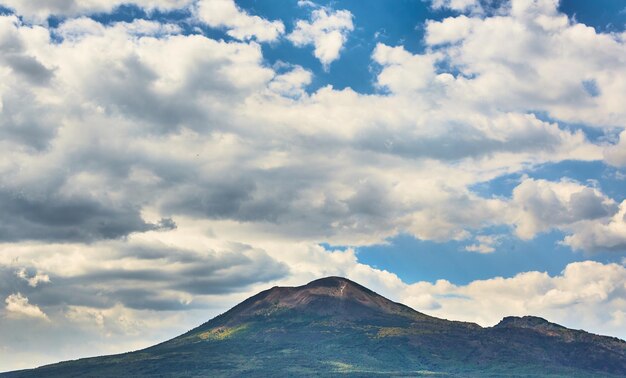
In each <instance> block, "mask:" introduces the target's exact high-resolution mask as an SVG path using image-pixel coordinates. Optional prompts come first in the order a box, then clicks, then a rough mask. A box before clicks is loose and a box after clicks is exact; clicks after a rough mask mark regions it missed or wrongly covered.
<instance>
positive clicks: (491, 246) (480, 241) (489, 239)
mask: <svg viewBox="0 0 626 378" xmlns="http://www.w3.org/2000/svg"><path fill="white" fill-rule="evenodd" d="M475 239H476V244H471V245H468V246H467V247H465V250H466V251H468V252H477V253H483V254H487V253H493V252H495V251H496V247H497V246H498V245H499V244H500V242H501V239H502V235H478V236H476V238H475Z"/></svg>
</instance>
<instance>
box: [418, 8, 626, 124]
mask: <svg viewBox="0 0 626 378" xmlns="http://www.w3.org/2000/svg"><path fill="white" fill-rule="evenodd" d="M557 5H558V2H557V1H552V0H545V1H527V0H513V1H511V2H503V5H502V7H501V8H500V9H499V10H498V11H497V12H496V15H494V16H493V17H483V16H477V15H475V16H473V17H467V16H466V15H459V16H458V17H451V18H446V19H444V20H442V21H429V22H427V24H426V42H427V43H428V44H429V45H431V46H432V47H434V52H438V53H440V54H444V55H445V56H446V59H445V61H446V62H448V63H449V64H451V65H452V66H453V67H456V68H457V69H458V70H459V75H457V76H456V80H454V81H451V82H450V84H452V86H451V87H450V88H452V87H455V89H454V91H458V92H457V93H456V94H453V96H457V95H458V96H463V97H464V98H466V100H465V101H463V102H468V100H467V99H472V100H469V102H474V101H475V102H476V104H483V106H492V107H497V108H499V109H502V110H509V111H514V110H519V109H526V110H528V109H534V111H543V112H546V113H548V114H549V115H550V116H551V117H552V118H554V119H559V120H562V121H566V122H572V123H584V124H588V125H593V126H597V127H612V126H619V127H622V128H623V127H624V126H625V119H626V115H625V114H624V111H623V109H622V108H620V107H619V106H618V103H620V102H623V101H624V93H626V91H625V90H624V89H625V87H624V85H626V81H624V80H623V77H624V71H623V67H624V62H625V61H626V54H625V53H624V51H625V49H624V41H623V40H622V39H620V38H618V37H617V36H613V35H610V34H603V33H598V32H597V31H595V30H594V29H593V28H592V27H588V26H586V25H583V24H580V23H576V22H575V21H574V20H569V19H568V17H567V16H566V15H565V14H562V13H560V12H559V11H558V9H557ZM527 62H532V64H530V65H528V64H527ZM609 72H610V73H609ZM589 83H594V85H593V87H594V90H593V91H592V92H591V93H590V92H589V90H588V89H589ZM539 88H540V90H538V89H539ZM451 94H452V92H451ZM459 101H462V100H460V97H459ZM487 104H489V105H487Z"/></svg>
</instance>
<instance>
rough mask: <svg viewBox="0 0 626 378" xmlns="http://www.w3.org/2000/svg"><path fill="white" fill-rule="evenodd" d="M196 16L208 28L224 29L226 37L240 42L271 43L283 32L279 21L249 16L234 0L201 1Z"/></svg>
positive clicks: (282, 26) (283, 26) (283, 27)
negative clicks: (254, 40)
mask: <svg viewBox="0 0 626 378" xmlns="http://www.w3.org/2000/svg"><path fill="white" fill-rule="evenodd" d="M196 14H197V17H198V18H199V19H200V20H201V21H202V22H204V23H206V24H207V25H208V26H210V27H212V28H225V29H227V30H228V31H227V32H226V33H227V34H228V35H230V36H231V37H233V38H236V39H238V40H240V41H247V40H250V39H252V38H254V39H256V40H257V41H259V42H271V41H275V40H277V39H278V38H279V37H280V36H281V35H282V34H283V33H284V32H285V25H283V23H282V22H281V21H268V20H265V19H263V18H261V17H259V16H251V15H249V14H248V13H247V12H245V11H243V10H241V9H240V8H239V7H238V6H237V4H235V1H234V0H201V1H199V2H198V4H197V10H196Z"/></svg>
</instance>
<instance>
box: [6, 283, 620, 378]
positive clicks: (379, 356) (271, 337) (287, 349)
mask: <svg viewBox="0 0 626 378" xmlns="http://www.w3.org/2000/svg"><path fill="white" fill-rule="evenodd" d="M432 374H436V375H437V374H441V375H447V376H463V377H467V376H480V377H485V376H498V377H502V376H511V377H513V376H555V377H557V376H563V377H576V376H580V377H593V376H597V377H611V376H615V377H618V376H626V342H624V341H622V340H619V339H616V338H611V337H604V336H597V335H593V334H590V333H587V332H584V331H576V330H571V329H567V328H565V327H562V326H559V325H557V324H553V323H549V322H548V321H546V320H544V319H541V318H537V317H523V318H517V317H508V318H505V319H504V320H503V321H502V322H500V323H499V324H498V325H496V326H494V327H491V328H482V327H480V326H478V325H477V324H474V323H464V322H454V321H448V320H443V319H438V318H434V317H430V316H428V315H425V314H422V313H420V312H417V311H415V310H413V309H411V308H409V307H407V306H404V305H402V304H399V303H395V302H392V301H390V300H388V299H386V298H384V297H382V296H380V295H378V294H376V293H374V292H373V291H371V290H369V289H367V288H365V287H363V286H360V285H358V284H356V283H354V282H352V281H349V280H347V279H345V278H340V277H328V278H324V279H320V280H317V281H313V282H311V283H309V284H308V285H305V286H300V287H274V288H272V289H269V290H266V291H263V292H261V293H259V294H257V295H255V296H253V297H251V298H249V299H247V300H245V301H244V302H242V303H240V304H239V305H237V306H235V307H233V308H232V309H231V310H229V311H228V312H226V313H224V314H222V315H220V316H218V317H216V318H214V319H212V320H210V321H209V322H207V323H205V324H203V325H201V326H199V327H197V328H195V329H193V330H191V331H189V332H187V333H185V334H183V335H181V336H179V337H176V338H174V339H172V340H169V341H167V342H164V343H162V344H159V345H156V346H154V347H150V348H147V349H144V350H141V351H137V352H132V353H126V354H121V355H116V356H106V357H97V358H90V359H82V360H77V361H69V362H63V363H60V364H55V365H49V366H45V367H41V368H38V369H34V370H26V371H20V372H14V373H8V374H5V375H0V376H7V377H36V376H45V377H72V376H76V377H78V376H81V377H83V376H90V377H117V376H164V377H169V376H181V377H182V376H185V377H189V376H198V377H199V376H233V377H238V376H269V375H271V376H307V375H310V376H324V375H327V376H337V375H354V376H377V375H381V376H390V375H391V376H419V375H432Z"/></svg>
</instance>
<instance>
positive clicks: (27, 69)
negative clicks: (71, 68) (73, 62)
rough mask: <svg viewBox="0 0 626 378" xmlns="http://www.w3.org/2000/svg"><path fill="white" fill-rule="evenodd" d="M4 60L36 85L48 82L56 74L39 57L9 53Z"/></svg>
mask: <svg viewBox="0 0 626 378" xmlns="http://www.w3.org/2000/svg"><path fill="white" fill-rule="evenodd" d="M4 60H5V61H6V62H7V64H8V65H9V66H10V67H11V69H12V70H13V72H15V73H17V74H18V75H20V76H22V77H23V78H25V79H26V80H28V81H29V82H30V83H32V84H35V85H45V84H48V82H49V81H50V79H52V77H53V76H54V71H53V70H50V69H48V68H46V67H45V66H44V65H43V64H41V63H40V62H39V61H38V60H37V58H34V57H32V56H27V55H23V54H7V55H5V56H4Z"/></svg>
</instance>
